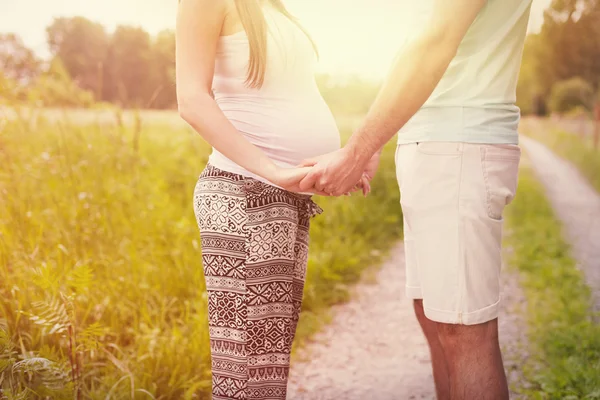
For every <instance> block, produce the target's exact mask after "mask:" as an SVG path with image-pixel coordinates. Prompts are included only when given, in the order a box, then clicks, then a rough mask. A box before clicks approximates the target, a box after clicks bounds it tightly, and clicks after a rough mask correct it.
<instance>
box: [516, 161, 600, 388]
mask: <svg viewBox="0 0 600 400" xmlns="http://www.w3.org/2000/svg"><path fill="white" fill-rule="evenodd" d="M507 217H508V220H507V222H508V226H509V227H510V229H511V234H510V235H509V239H508V241H509V243H508V245H509V248H511V249H512V259H511V265H513V266H514V267H516V268H517V269H518V270H519V272H520V275H521V278H522V279H521V281H522V286H523V287H524V289H525V292H526V295H527V301H528V305H527V310H528V325H529V327H528V328H529V329H528V336H529V342H530V346H531V354H530V357H529V358H528V362H527V365H525V366H524V374H525V379H526V380H527V382H528V387H527V388H523V393H522V394H524V395H525V396H526V398H530V399H540V400H542V399H584V398H585V399H595V398H598V395H599V390H600V326H599V325H598V324H596V323H594V322H593V320H592V316H591V315H590V308H591V299H590V290H589V288H588V287H587V286H586V285H585V283H584V279H583V276H582V273H581V271H579V270H578V269H577V267H576V265H575V262H574V261H573V259H572V258H571V255H570V251H569V246H568V245H567V244H566V243H565V241H564V240H563V238H562V235H561V225H560V223H559V222H558V221H557V220H556V218H555V216H554V214H553V211H552V208H551V206H550V204H549V203H548V200H547V199H546V198H545V196H544V190H543V188H542V187H541V185H540V183H539V182H538V181H537V180H536V178H535V177H534V176H533V172H532V171H531V169H530V168H529V167H528V164H527V159H524V166H523V168H521V175H520V180H519V193H518V195H517V198H516V200H515V202H514V204H513V205H512V206H511V207H510V208H509V209H508V216H507Z"/></svg>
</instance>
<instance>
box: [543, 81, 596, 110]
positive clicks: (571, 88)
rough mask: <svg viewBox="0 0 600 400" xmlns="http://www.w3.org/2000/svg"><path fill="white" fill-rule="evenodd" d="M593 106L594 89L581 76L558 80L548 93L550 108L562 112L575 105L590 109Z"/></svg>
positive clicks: (573, 107) (571, 108)
mask: <svg viewBox="0 0 600 400" xmlns="http://www.w3.org/2000/svg"><path fill="white" fill-rule="evenodd" d="M593 106H594V89H593V88H592V86H591V85H590V84H589V83H587V82H586V81H585V80H583V79H582V78H579V77H576V78H571V79H568V80H566V81H561V82H558V83H556V84H555V85H554V87H553V88H552V92H551V94H550V109H551V110H552V111H553V112H555V113H558V114H564V113H567V112H569V111H572V110H573V109H575V108H577V107H581V108H584V109H585V110H587V111H591V110H592V109H593Z"/></svg>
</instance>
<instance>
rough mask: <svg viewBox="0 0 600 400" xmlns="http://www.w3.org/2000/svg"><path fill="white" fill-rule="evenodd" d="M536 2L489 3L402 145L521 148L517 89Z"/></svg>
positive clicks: (410, 124)
mask: <svg viewBox="0 0 600 400" xmlns="http://www.w3.org/2000/svg"><path fill="white" fill-rule="evenodd" d="M531 2H532V0H488V1H487V3H486V5H485V6H484V8H483V9H482V10H481V11H480V13H479V15H478V16H477V18H476V19H475V21H474V22H473V24H472V25H471V27H470V28H469V30H468V31H467V33H466V35H465V37H464V38H463V40H462V42H461V44H460V46H459V48H458V51H457V53H456V56H455V57H454V59H453V60H452V62H451V63H450V65H449V67H448V69H447V70H446V72H445V74H444V76H443V77H442V80H441V81H440V82H439V84H438V85H437V87H436V89H435V90H434V92H433V93H432V94H431V96H430V97H429V99H428V100H427V102H426V103H425V104H424V105H423V107H422V108H421V109H420V110H419V111H418V112H417V113H416V114H415V115H414V116H413V117H412V118H411V119H410V121H409V122H408V123H407V124H406V125H405V126H404V127H403V128H402V129H401V130H400V132H399V133H398V143H401V144H402V143H414V142H425V141H440V142H468V143H490V144H517V143H518V134H517V129H518V125H519V119H520V110H519V108H518V107H517V106H516V105H515V102H516V88H517V80H518V76H519V69H520V65H521V59H522V54H523V45H524V42H525V35H526V33H527V24H528V21H529V12H530V9H531Z"/></svg>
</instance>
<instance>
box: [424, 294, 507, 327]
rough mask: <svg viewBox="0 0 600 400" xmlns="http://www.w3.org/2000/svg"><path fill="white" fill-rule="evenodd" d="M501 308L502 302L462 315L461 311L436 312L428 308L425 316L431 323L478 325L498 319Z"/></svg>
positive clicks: (425, 309) (425, 308)
mask: <svg viewBox="0 0 600 400" xmlns="http://www.w3.org/2000/svg"><path fill="white" fill-rule="evenodd" d="M499 306H500V300H498V301H497V302H495V303H494V304H492V305H489V306H487V307H485V308H482V309H480V310H477V311H472V312H469V313H461V312H459V311H445V310H436V309H432V308H428V307H423V308H424V311H425V316H426V317H427V318H428V319H430V320H431V321H435V322H440V323H442V324H453V325H477V324H483V323H485V322H489V321H491V320H494V319H496V318H498V309H499Z"/></svg>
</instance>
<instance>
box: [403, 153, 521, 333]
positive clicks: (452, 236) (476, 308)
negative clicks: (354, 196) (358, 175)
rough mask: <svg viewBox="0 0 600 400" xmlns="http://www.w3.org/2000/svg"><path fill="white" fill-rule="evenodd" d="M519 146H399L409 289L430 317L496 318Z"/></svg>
mask: <svg viewBox="0 0 600 400" xmlns="http://www.w3.org/2000/svg"><path fill="white" fill-rule="evenodd" d="M520 157H521V150H520V149H519V147H518V146H517V145H487V144H470V143H454V142H453V143H450V142H421V143H411V144H401V145H398V148H397V150H396V172H397V176H398V184H399V186H400V192H401V204H402V211H403V214H404V245H405V251H406V291H407V296H408V297H409V298H412V299H423V306H424V309H425V315H426V316H427V318H429V319H431V320H433V321H437V322H442V323H448V324H464V325H474V324H480V323H483V322H487V321H490V320H493V319H495V318H497V317H498V304H499V302H500V270H501V266H502V251H501V242H502V224H503V219H502V213H503V210H504V207H505V206H506V205H507V204H509V203H510V202H511V201H512V199H513V198H514V196H515V193H516V190H517V180H518V168H519V160H520Z"/></svg>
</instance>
